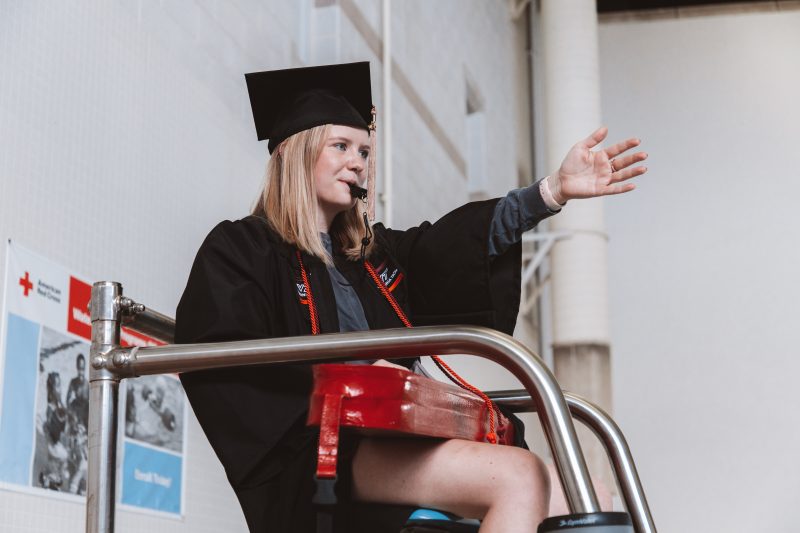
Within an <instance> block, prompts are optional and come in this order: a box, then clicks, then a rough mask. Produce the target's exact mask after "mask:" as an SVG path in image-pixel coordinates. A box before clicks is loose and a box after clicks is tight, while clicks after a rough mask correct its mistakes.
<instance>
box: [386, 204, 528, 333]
mask: <svg viewBox="0 0 800 533" xmlns="http://www.w3.org/2000/svg"><path fill="white" fill-rule="evenodd" d="M497 201H498V200H486V201H483V202H473V203H469V204H466V205H464V206H462V207H459V208H458V209H456V210H455V211H452V212H450V213H448V214H447V215H445V216H444V217H442V218H441V219H440V220H438V221H437V222H436V223H434V224H431V223H429V222H425V223H422V224H420V225H419V226H417V227H415V228H411V229H409V230H406V231H397V230H392V229H387V228H384V227H383V226H382V225H381V224H377V225H376V226H375V229H376V232H375V233H376V235H377V236H378V238H379V239H381V240H382V244H383V245H384V246H385V247H386V248H387V249H388V250H389V251H390V253H391V254H392V255H393V256H394V257H395V259H396V260H397V261H398V262H399V263H400V265H401V267H403V269H404V270H405V271H406V275H407V277H408V287H409V307H410V309H411V314H412V316H411V317H410V318H411V321H412V322H413V324H414V325H416V326H426V325H445V324H471V325H477V326H486V327H490V328H493V329H497V330H499V331H502V332H505V333H508V334H509V335H510V334H512V333H513V331H514V325H515V323H516V319H517V312H518V310H519V301H520V275H521V261H522V247H521V244H520V243H519V242H517V243H515V244H513V245H511V246H509V247H508V248H507V249H506V250H505V251H504V252H503V253H501V254H500V255H497V256H495V257H490V255H489V246H488V242H489V231H490V229H489V228H490V226H491V221H492V217H493V216H494V211H495V206H496V204H497Z"/></svg>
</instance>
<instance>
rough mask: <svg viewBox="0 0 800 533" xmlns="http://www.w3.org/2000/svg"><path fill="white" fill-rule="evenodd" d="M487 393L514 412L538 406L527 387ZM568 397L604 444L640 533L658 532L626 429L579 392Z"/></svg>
mask: <svg viewBox="0 0 800 533" xmlns="http://www.w3.org/2000/svg"><path fill="white" fill-rule="evenodd" d="M487 395H488V396H489V397H490V398H491V399H492V401H494V402H495V403H497V404H498V405H502V406H504V407H507V408H508V409H510V410H511V411H514V412H531V411H534V410H535V409H536V406H535V405H534V402H533V400H532V399H531V397H530V395H529V394H528V393H527V392H526V391H524V390H507V391H493V392H489V393H487ZM564 399H565V400H566V401H567V406H568V407H569V410H570V413H572V416H573V417H574V418H575V419H577V420H580V421H581V422H582V423H583V424H584V425H585V426H587V427H588V428H589V429H591V430H592V432H593V433H594V434H595V435H596V436H597V438H598V439H599V440H600V442H601V443H602V444H603V447H604V448H605V450H606V454H607V455H608V458H609V461H610V462H611V466H612V470H613V471H614V476H615V477H616V480H617V485H618V486H619V490H620V494H622V499H623V501H624V502H625V509H626V510H627V511H628V513H629V514H630V515H631V520H632V521H633V527H634V530H635V531H636V533H656V525H655V523H654V522H653V516H652V514H651V513H650V506H649V505H648V503H647V498H646V497H645V494H644V488H643V487H642V482H641V480H640V479H639V473H638V471H637V470H636V464H635V463H634V462H633V455H632V454H631V450H630V447H629V446H628V442H627V441H626V440H625V436H624V435H623V434H622V430H621V429H620V428H619V426H618V425H617V424H616V423H615V422H614V420H613V419H612V418H611V417H610V416H609V415H608V413H606V412H605V411H603V410H602V409H601V408H599V407H598V406H596V405H594V404H593V403H591V402H589V401H588V400H586V399H584V398H582V397H580V396H578V395H577V394H572V393H570V392H564Z"/></svg>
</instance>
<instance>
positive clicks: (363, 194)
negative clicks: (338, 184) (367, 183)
mask: <svg viewBox="0 0 800 533" xmlns="http://www.w3.org/2000/svg"><path fill="white" fill-rule="evenodd" d="M348 185H349V186H350V196H352V197H353V198H358V199H359V200H366V199H367V189H364V188H362V187H359V186H358V185H355V184H353V183H348Z"/></svg>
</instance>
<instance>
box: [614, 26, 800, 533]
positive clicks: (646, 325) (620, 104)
mask: <svg viewBox="0 0 800 533" xmlns="http://www.w3.org/2000/svg"><path fill="white" fill-rule="evenodd" d="M600 52H601V65H602V70H601V73H602V80H603V81H602V95H603V112H604V115H605V117H606V118H605V120H606V122H607V124H608V125H609V126H610V128H611V132H612V137H614V138H617V137H620V136H626V135H636V136H641V138H642V139H643V140H644V143H643V147H644V149H646V150H647V151H648V152H649V153H650V161H649V163H648V165H649V167H650V173H649V174H648V175H647V176H646V177H645V178H644V179H642V180H641V183H640V186H639V190H638V191H636V192H634V193H633V194H631V195H630V196H629V197H624V198H622V197H621V198H614V199H608V200H607V209H606V217H607V222H608V230H609V234H610V236H611V241H610V243H609V261H610V265H609V266H610V272H611V277H610V294H611V319H612V339H613V347H612V352H613V354H614V388H615V399H614V405H615V413H616V417H617V419H618V421H619V423H620V425H621V426H622V428H623V429H624V430H625V431H626V432H627V435H628V438H629V441H630V444H631V446H632V447H633V452H634V455H635V457H636V459H637V460H638V464H639V467H640V473H641V476H642V480H643V482H644V484H645V488H646V489H647V492H648V496H649V499H650V503H651V505H652V508H653V513H654V516H655V520H656V524H657V525H658V526H659V530H661V531H681V532H685V533H691V532H707V531H726V532H752V531H771V532H772V531H774V532H787V533H788V532H790V531H797V521H796V518H795V517H794V515H795V514H796V513H795V512H794V510H795V508H796V506H797V503H798V502H799V501H800V481H798V479H799V478H800V456H799V455H798V453H797V450H798V445H800V415H798V414H797V395H796V391H797V386H796V379H797V378H796V375H797V373H798V372H800V358H799V357H798V356H800V349H799V348H798V336H797V331H798V328H797V318H798V312H797V306H798V301H800V283H798V278H797V273H798V271H800V249H798V246H797V244H798V242H800V210H798V209H797V202H798V198H800V165H798V159H797V153H798V148H797V146H798V144H799V143H800V98H798V95H800V11H788V12H783V13H778V12H776V13H749V14H727V15H724V16H705V17H695V18H685V19H666V20H638V21H637V20H632V21H627V22H606V23H604V24H602V25H601V31H600Z"/></svg>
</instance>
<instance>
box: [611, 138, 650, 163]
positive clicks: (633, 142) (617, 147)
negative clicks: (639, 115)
mask: <svg viewBox="0 0 800 533" xmlns="http://www.w3.org/2000/svg"><path fill="white" fill-rule="evenodd" d="M641 142H642V141H640V140H639V139H637V138H635V137H632V138H630V139H625V140H624V141H620V142H618V143H616V144H614V145H613V146H610V147H608V148H606V149H605V152H606V154H607V155H608V158H609V159H613V158H615V157H617V156H618V155H619V154H621V153H623V152H626V151H628V150H630V149H631V148H633V147H635V146H639V144H641Z"/></svg>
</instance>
